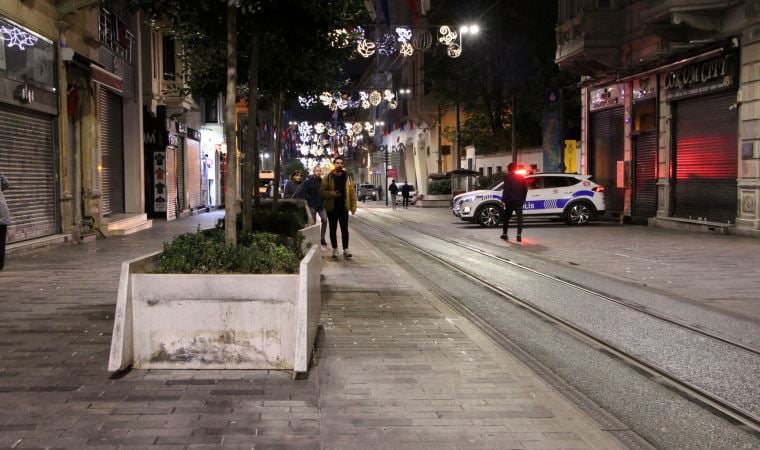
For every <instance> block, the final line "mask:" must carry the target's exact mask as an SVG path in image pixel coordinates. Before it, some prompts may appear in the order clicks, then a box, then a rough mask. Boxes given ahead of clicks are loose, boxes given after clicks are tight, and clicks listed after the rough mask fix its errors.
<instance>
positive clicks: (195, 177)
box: [185, 138, 202, 208]
mask: <svg viewBox="0 0 760 450" xmlns="http://www.w3.org/2000/svg"><path fill="white" fill-rule="evenodd" d="M185 144H186V145H185V155H186V157H187V158H186V159H185V164H186V166H185V167H186V168H187V170H186V173H187V180H186V184H185V189H186V190H187V200H188V206H189V207H190V208H199V207H200V206H201V204H202V203H201V143H200V142H198V141H196V140H193V139H190V138H187V140H186V141H185Z"/></svg>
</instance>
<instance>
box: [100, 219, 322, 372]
mask: <svg viewBox="0 0 760 450" xmlns="http://www.w3.org/2000/svg"><path fill="white" fill-rule="evenodd" d="M313 227H314V226H311V227H308V228H306V229H304V230H302V233H304V234H307V233H308V232H309V231H311V230H309V229H310V228H313ZM316 227H317V230H318V227H319V226H318V225H317V226H316ZM318 233H319V231H317V235H316V236H317V239H319V234H318ZM158 254H159V252H156V253H153V254H150V255H146V256H144V257H141V258H138V259H135V260H132V261H126V262H124V263H122V269H121V279H120V280H119V294H118V298H117V302H116V314H115V318H114V328H113V336H112V338H111V355H110V358H109V362H108V370H109V372H116V371H119V370H123V369H126V368H127V367H130V366H132V367H134V368H137V369H282V370H292V371H293V372H294V373H299V372H306V371H307V370H308V364H309V359H310V357H311V353H312V349H313V348H314V341H315V338H316V334H317V324H318V321H319V317H320V314H321V307H322V299H321V287H320V272H321V270H322V256H321V254H320V248H319V246H318V245H317V246H312V248H311V249H310V250H309V251H308V252H307V254H306V256H305V257H304V259H303V260H301V265H300V268H299V273H298V274H294V275H290V274H283V275H242V274H229V275H227V274H221V275H213V274H210V275H205V274H150V273H145V271H146V269H147V268H149V267H151V265H152V263H153V261H154V260H155V258H157V256H158Z"/></svg>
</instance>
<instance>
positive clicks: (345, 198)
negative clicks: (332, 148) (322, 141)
mask: <svg viewBox="0 0 760 450" xmlns="http://www.w3.org/2000/svg"><path fill="white" fill-rule="evenodd" d="M333 165H334V166H335V168H334V169H333V170H332V172H330V173H329V174H327V176H326V177H323V178H322V187H321V190H320V194H321V195H322V198H324V199H325V209H326V210H327V220H328V222H329V223H330V244H332V249H333V251H332V256H333V258H337V257H338V229H337V228H338V224H340V237H341V240H342V243H343V256H344V257H345V258H350V257H352V256H353V255H352V254H351V252H350V251H348V212H349V211H350V212H351V214H352V215H353V214H356V188H354V183H353V181H351V177H350V176H349V175H348V173H346V171H345V170H343V157H342V156H336V157H335V159H333Z"/></svg>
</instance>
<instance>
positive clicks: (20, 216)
mask: <svg viewBox="0 0 760 450" xmlns="http://www.w3.org/2000/svg"><path fill="white" fill-rule="evenodd" d="M53 144H54V141H53V120H52V118H51V117H49V116H46V115H43V114H37V113H32V112H28V111H23V110H20V109H17V108H12V107H7V106H3V105H0V172H3V174H5V176H6V177H7V178H8V182H9V183H10V184H11V188H10V189H8V190H7V191H5V192H4V196H5V200H6V202H7V203H8V209H9V210H10V213H11V221H12V223H11V225H10V226H9V227H8V242H9V243H10V242H17V241H23V240H26V239H34V238H38V237H42V236H48V235H51V234H55V233H56V232H57V230H58V226H57V221H56V210H57V207H56V181H55V159H54V155H55V152H54V145H53Z"/></svg>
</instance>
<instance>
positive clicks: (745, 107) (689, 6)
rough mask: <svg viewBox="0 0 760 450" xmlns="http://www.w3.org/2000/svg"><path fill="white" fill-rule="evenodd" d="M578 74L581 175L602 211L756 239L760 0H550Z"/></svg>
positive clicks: (567, 59) (564, 60) (562, 52)
mask: <svg viewBox="0 0 760 450" xmlns="http://www.w3.org/2000/svg"><path fill="white" fill-rule="evenodd" d="M559 11H560V13H559V14H560V17H559V23H558V25H557V29H556V32H557V53H556V60H557V62H558V64H559V65H560V67H561V68H562V69H563V70H567V71H570V72H574V73H577V74H579V75H581V76H582V86H583V89H582V96H583V105H584V106H583V130H582V141H581V147H580V155H581V169H582V171H583V173H589V174H592V175H593V176H594V177H595V179H596V180H597V181H598V182H600V183H601V184H603V185H604V186H605V187H606V188H607V191H606V193H607V201H608V205H607V210H608V211H609V212H611V213H614V214H617V215H619V217H620V218H621V219H630V220H633V221H649V222H650V223H655V224H657V225H661V226H669V227H679V228H697V229H699V228H702V229H707V230H718V231H722V232H736V233H742V234H753V235H760V213H759V212H758V207H757V205H758V200H760V108H759V105H760V83H758V81H760V72H759V71H758V70H757V67H758V64H760V31H758V30H760V28H758V26H760V2H758V1H756V0H745V1H710V0H701V1H686V0H641V1H624V0H560V2H559Z"/></svg>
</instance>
